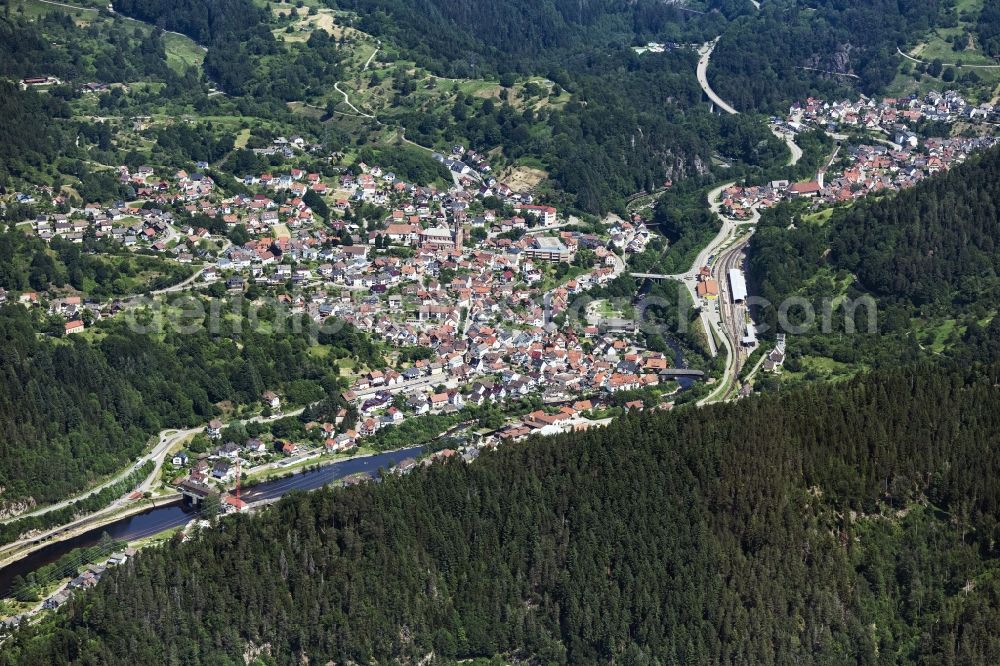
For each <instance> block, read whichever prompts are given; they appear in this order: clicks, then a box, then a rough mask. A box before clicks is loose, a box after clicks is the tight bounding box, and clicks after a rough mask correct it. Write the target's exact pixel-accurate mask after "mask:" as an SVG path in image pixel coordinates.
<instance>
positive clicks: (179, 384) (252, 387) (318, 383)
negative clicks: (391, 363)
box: [0, 305, 384, 503]
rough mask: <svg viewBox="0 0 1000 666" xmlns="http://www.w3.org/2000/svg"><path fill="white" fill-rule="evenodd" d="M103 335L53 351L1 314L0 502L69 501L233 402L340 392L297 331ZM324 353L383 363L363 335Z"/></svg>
mask: <svg viewBox="0 0 1000 666" xmlns="http://www.w3.org/2000/svg"><path fill="white" fill-rule="evenodd" d="M96 330H98V331H99V333H98V334H97V338H98V339H97V340H95V341H90V340H87V339H83V338H82V337H81V336H73V337H70V338H65V339H60V340H53V339H52V338H46V337H40V336H39V335H38V330H37V323H36V322H33V321H32V319H31V316H30V314H29V313H28V312H27V311H26V310H25V309H24V308H22V307H21V306H11V305H8V306H5V307H4V308H2V309H0V340H3V341H4V342H3V345H0V357H2V363H0V385H2V386H3V387H4V390H3V391H2V392H0V487H2V488H3V493H2V495H0V501H2V502H4V503H6V502H12V501H17V500H22V499H24V498H26V497H32V498H34V499H35V500H36V501H37V502H40V503H45V502H49V501H53V500H56V499H62V498H64V497H66V496H67V495H70V494H72V493H73V492H75V491H78V490H81V489H82V488H83V487H84V486H85V484H87V483H88V482H93V481H95V480H97V479H99V478H100V477H102V476H103V475H106V474H110V473H111V472H114V471H118V470H120V469H122V468H123V467H125V466H126V465H127V464H128V462H129V461H130V460H132V459H134V458H136V457H138V455H139V453H140V452H142V451H143V450H145V446H146V443H147V440H148V438H149V437H150V436H152V435H153V434H155V433H157V432H158V431H159V430H161V429H163V428H167V427H171V428H179V427H183V426H187V427H191V426H197V425H201V424H203V423H206V422H207V421H208V420H209V419H211V418H213V417H214V416H217V415H218V414H220V413H221V412H220V408H219V406H218V404H219V403H221V402H223V401H229V402H230V403H231V404H232V405H240V404H243V405H247V404H252V403H258V402H259V401H260V396H261V394H262V393H263V392H264V391H266V390H275V391H282V392H283V393H284V390H285V389H287V388H289V387H290V386H292V385H293V384H294V385H295V386H296V388H297V391H296V393H298V394H303V395H311V396H313V397H312V399H313V400H319V399H320V398H322V397H324V396H326V395H328V394H333V395H339V391H340V389H341V386H340V384H339V383H338V379H337V375H338V372H339V371H338V368H337V367H336V366H335V365H331V364H330V363H329V362H326V363H324V362H323V360H322V359H321V358H319V357H317V356H314V355H312V354H310V353H309V352H308V349H309V344H310V340H309V338H308V336H304V335H301V334H300V335H294V334H292V333H291V332H290V331H288V332H285V333H281V332H277V331H276V332H271V333H267V334H265V333H251V332H245V333H242V334H235V333H231V332H230V331H228V330H226V331H224V334H220V335H211V334H209V333H208V332H207V327H206V328H205V330H201V331H198V332H197V333H192V334H190V335H182V334H179V333H176V332H171V331H170V330H169V328H168V330H167V331H166V332H165V333H164V334H162V335H152V334H151V335H146V334H143V333H135V332H132V331H130V330H129V326H128V325H127V323H126V322H124V321H120V322H119V321H115V322H101V323H100V324H98V326H97V327H96ZM321 343H323V344H326V345H329V346H331V348H333V351H334V352H335V353H334V356H338V355H352V354H353V355H356V356H357V357H359V358H360V359H361V360H362V361H363V362H366V363H371V364H373V365H374V364H376V363H378V362H380V359H378V358H376V355H377V351H376V350H375V349H373V348H372V347H371V345H370V343H368V342H367V340H366V339H365V338H364V336H363V334H359V333H358V332H357V331H356V329H354V328H353V327H352V326H344V327H343V328H342V329H340V330H339V331H337V332H334V333H330V334H326V333H324V334H322V340H321ZM383 363H384V362H383Z"/></svg>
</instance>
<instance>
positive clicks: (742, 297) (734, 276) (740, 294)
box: [729, 268, 747, 303]
mask: <svg viewBox="0 0 1000 666" xmlns="http://www.w3.org/2000/svg"><path fill="white" fill-rule="evenodd" d="M729 288H730V293H731V295H732V297H733V303H743V302H744V301H746V300H747V281H746V280H745V279H744V277H743V271H741V270H740V269H738V268H731V269H729Z"/></svg>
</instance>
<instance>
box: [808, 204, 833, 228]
mask: <svg viewBox="0 0 1000 666" xmlns="http://www.w3.org/2000/svg"><path fill="white" fill-rule="evenodd" d="M832 216H833V208H823V209H822V210H817V211H815V212H812V213H806V214H805V215H803V216H802V221H803V222H808V223H810V224H818V225H820V226H823V225H824V224H826V223H827V222H829V221H830V218H831V217H832Z"/></svg>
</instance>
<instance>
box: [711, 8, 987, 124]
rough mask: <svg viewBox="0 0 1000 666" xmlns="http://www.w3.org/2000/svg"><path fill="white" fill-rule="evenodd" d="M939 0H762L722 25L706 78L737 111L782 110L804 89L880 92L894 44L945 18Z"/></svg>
mask: <svg viewBox="0 0 1000 666" xmlns="http://www.w3.org/2000/svg"><path fill="white" fill-rule="evenodd" d="M943 4H944V3H939V2H938V0H913V1H911V2H896V1H895V0H872V1H865V2H843V1H841V0H813V1H811V2H802V1H801V0H768V1H767V2H763V3H761V9H760V11H758V12H754V13H750V14H746V15H744V16H742V17H741V18H739V19H738V20H735V21H734V22H732V23H731V24H730V25H729V26H727V28H726V31H725V32H724V33H723V35H722V39H721V40H720V41H719V44H718V45H717V47H716V49H715V51H714V53H713V54H712V66H711V68H710V69H709V81H710V82H711V84H712V88H713V89H714V90H715V91H716V92H717V93H718V94H719V95H720V96H721V97H722V98H723V99H725V100H727V101H728V102H729V103H730V104H732V105H733V106H735V107H736V108H737V109H741V110H762V111H772V112H773V111H781V110H782V107H783V105H785V104H787V102H788V101H789V100H798V99H804V98H805V97H806V96H808V95H810V94H818V95H820V96H822V97H824V98H825V99H830V98H833V97H836V96H838V95H851V96H854V95H856V94H857V93H856V92H851V89H852V88H854V89H859V90H860V91H861V92H863V93H865V94H869V95H872V94H878V93H879V92H881V91H882V90H883V89H884V87H885V86H886V85H888V84H889V83H890V82H891V81H892V79H893V77H894V76H895V75H896V71H897V68H898V66H899V56H898V55H897V54H896V47H897V46H902V45H904V44H907V43H910V42H912V41H913V40H914V39H916V38H918V37H919V36H920V35H922V34H923V33H925V32H926V31H927V30H928V29H929V28H931V27H933V26H934V25H936V24H937V23H938V22H939V21H941V20H943V19H942V16H941V14H940V6H941V5H943ZM987 4H989V3H987ZM807 67H811V68H813V69H804V68H807ZM817 70H820V71H817ZM823 71H825V72H833V73H834V74H833V75H830V74H823V73H822V72H823ZM836 74H841V75H852V76H853V77H856V78H852V76H837V75H836Z"/></svg>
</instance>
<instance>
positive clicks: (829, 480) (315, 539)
mask: <svg viewBox="0 0 1000 666" xmlns="http://www.w3.org/2000/svg"><path fill="white" fill-rule="evenodd" d="M997 379H998V375H997V374H996V371H995V370H990V371H986V370H984V369H969V368H965V369H959V368H955V367H944V368H941V367H929V366H928V367H919V368H913V369H904V370H896V371H891V372H886V373H884V374H881V375H878V376H870V377H864V378H861V379H857V380H854V381H852V382H849V383H846V384H839V385H828V386H820V387H815V388H812V389H809V390H806V391H803V392H802V393H800V394H797V395H788V396H783V397H781V398H758V399H753V400H749V401H745V402H742V403H740V404H738V405H730V406H721V407H715V408H711V409H694V408H690V409H680V410H677V411H676V412H675V413H672V414H664V413H658V414H656V415H644V416H631V417H627V418H625V419H624V420H621V421H619V422H617V423H615V424H613V425H612V426H610V427H609V428H607V429H603V430H597V431H591V432H588V433H585V434H576V435H566V436H561V437H555V438H547V439H535V440H531V441H529V442H527V443H525V444H522V445H511V446H509V447H505V448H503V449H501V450H499V451H497V452H496V453H487V454H484V455H482V456H481V457H480V459H479V460H478V461H476V462H475V463H473V464H471V465H465V464H463V463H461V462H453V463H450V464H443V465H435V466H433V467H432V468H430V469H422V470H420V471H417V472H415V473H413V474H411V475H409V476H407V477H403V478H397V477H393V476H388V477H386V478H385V479H384V480H383V482H382V483H380V484H372V485H368V486H364V487H356V488H352V489H349V490H325V491H319V492H316V493H313V494H309V495H297V496H294V497H291V498H288V499H286V500H284V501H283V502H281V503H280V504H279V505H278V506H276V507H274V508H272V509H271V510H270V511H269V512H268V513H266V514H265V515H263V516H260V517H245V516H239V517H235V518H232V519H224V520H223V521H222V523H221V525H220V526H219V527H217V528H216V529H213V530H209V531H207V532H205V533H203V534H202V535H201V536H200V537H198V538H197V539H195V540H194V541H192V542H190V543H186V544H180V543H179V542H174V543H170V544H168V545H166V546H163V547H160V548H156V549H153V550H151V551H148V552H144V553H142V554H141V555H140V556H139V557H137V558H134V559H132V560H130V561H129V562H128V563H127V564H126V565H125V566H123V567H120V568H118V569H116V570H114V571H113V572H112V573H110V574H109V575H108V576H107V579H106V580H104V581H102V582H101V584H100V585H99V586H98V587H97V589H96V590H94V591H92V592H88V593H82V594H79V595H78V596H77V597H76V598H75V599H74V600H73V601H71V602H70V603H69V605H68V608H67V609H64V610H63V611H62V612H60V613H59V614H58V616H57V617H56V618H55V619H53V620H49V621H43V622H42V623H41V624H39V625H35V626H32V627H29V628H27V629H24V630H23V631H22V632H20V633H19V634H16V635H15V636H14V637H13V638H12V639H9V640H8V641H6V642H5V643H4V645H3V652H2V654H0V663H8V664H36V663H50V664H61V663H69V662H71V661H72V662H96V663H108V664H118V663H129V664H146V663H149V664H152V663H156V664H216V663H229V662H235V661H240V660H241V659H242V655H243V654H245V653H250V654H259V655H260V659H261V661H262V663H273V664H296V663H301V662H302V660H304V659H306V658H308V659H309V660H310V661H311V662H313V661H315V662H317V663H327V662H328V661H333V662H336V663H345V662H358V663H369V662H380V663H384V662H389V661H395V660H399V661H407V662H410V663H412V662H415V661H418V660H420V659H421V658H423V657H425V656H427V655H431V654H433V657H434V660H435V661H437V662H444V663H447V662H451V661H452V660H455V659H459V658H469V657H487V658H489V657H492V656H494V655H503V656H504V657H505V660H510V659H519V660H528V661H531V662H536V663H574V664H578V663H611V662H617V663H632V664H652V663H664V664H696V663H720V664H736V663H797V664H811V663H844V662H845V661H850V662H851V663H862V664H876V663H881V661H882V658H881V657H880V655H882V656H884V655H892V656H893V658H894V660H898V661H899V662H901V663H914V662H933V663H949V662H952V661H954V662H957V663H966V664H984V665H985V664H993V663H996V661H997V659H998V658H1000V643H998V639H997V637H996V635H995V631H994V628H995V626H996V623H997V622H998V621H1000V615H998V613H1000V611H998V606H997V605H996V603H995V597H996V594H998V593H1000V588H998V584H997V582H996V581H997V578H996V576H995V573H996V572H997V561H996V557H997V555H998V554H1000V553H998V552H997V543H998V541H997V538H998V537H1000V526H998V523H997V520H996V518H997V515H996V511H997V506H998V503H1000V484H998V482H997V479H996V474H995V473H994V470H995V466H996V465H995V463H996V455H997V454H996V452H995V451H993V450H991V442H992V441H994V440H995V439H996V437H997V436H998V434H1000V420H998V419H1000V416H998V415H1000V392H998V391H997V389H996V388H995V384H996V382H997Z"/></svg>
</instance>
